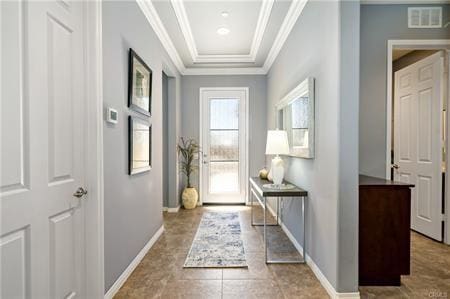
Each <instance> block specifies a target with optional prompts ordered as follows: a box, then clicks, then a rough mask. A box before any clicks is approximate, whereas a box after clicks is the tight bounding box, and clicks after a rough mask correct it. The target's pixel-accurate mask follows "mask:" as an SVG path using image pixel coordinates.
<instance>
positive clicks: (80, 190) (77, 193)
mask: <svg viewBox="0 0 450 299" xmlns="http://www.w3.org/2000/svg"><path fill="white" fill-rule="evenodd" d="M86 194H87V190H84V189H83V187H79V188H78V189H77V191H75V193H74V194H73V196H75V197H77V198H82V197H83V196H85V195H86Z"/></svg>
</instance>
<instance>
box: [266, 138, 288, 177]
mask: <svg viewBox="0 0 450 299" xmlns="http://www.w3.org/2000/svg"><path fill="white" fill-rule="evenodd" d="M288 154H289V143H288V137H287V132H286V131H282V130H269V131H267V143H266V155H275V157H274V158H273V159H272V165H271V168H270V172H269V176H271V177H272V180H273V183H274V184H275V185H281V184H282V183H283V179H284V162H283V159H281V158H280V155H288Z"/></svg>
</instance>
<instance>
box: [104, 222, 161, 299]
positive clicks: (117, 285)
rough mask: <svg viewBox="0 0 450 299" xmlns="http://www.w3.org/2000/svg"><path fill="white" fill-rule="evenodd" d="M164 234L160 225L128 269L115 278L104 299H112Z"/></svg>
mask: <svg viewBox="0 0 450 299" xmlns="http://www.w3.org/2000/svg"><path fill="white" fill-rule="evenodd" d="M163 232H164V225H162V226H161V227H160V228H159V229H158V231H157V232H156V233H155V234H154V235H153V237H152V238H151V239H150V241H148V243H147V244H145V246H144V248H142V250H141V251H140V252H139V253H138V254H137V255H136V257H135V258H134V259H133V261H131V263H130V264H129V265H128V267H127V268H126V269H125V271H123V273H122V274H121V275H120V276H119V278H117V280H116V282H114V284H113V285H112V286H111V288H110V289H109V290H108V292H106V294H105V299H112V298H113V297H114V296H115V295H116V294H117V292H118V291H119V290H120V288H121V287H122V286H123V284H124V283H125V281H127V279H128V277H130V275H131V273H133V271H134V269H136V267H137V266H138V265H139V263H140V262H141V261H142V259H143V258H144V256H145V255H146V254H147V252H148V251H149V250H150V248H152V246H153V245H154V244H155V243H156V241H157V240H158V239H159V237H160V236H161V235H162V233H163Z"/></svg>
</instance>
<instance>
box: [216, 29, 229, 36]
mask: <svg viewBox="0 0 450 299" xmlns="http://www.w3.org/2000/svg"><path fill="white" fill-rule="evenodd" d="M228 33H230V29H228V28H226V27H220V28H219V29H217V34H220V35H227V34H228Z"/></svg>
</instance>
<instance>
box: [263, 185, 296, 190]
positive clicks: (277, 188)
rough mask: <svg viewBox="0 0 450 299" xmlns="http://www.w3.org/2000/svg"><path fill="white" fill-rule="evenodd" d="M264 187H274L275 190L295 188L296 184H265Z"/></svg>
mask: <svg viewBox="0 0 450 299" xmlns="http://www.w3.org/2000/svg"><path fill="white" fill-rule="evenodd" d="M263 187H264V188H267V189H273V190H291V189H294V188H295V186H294V185H292V184H279V185H277V184H264V185H263Z"/></svg>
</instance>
